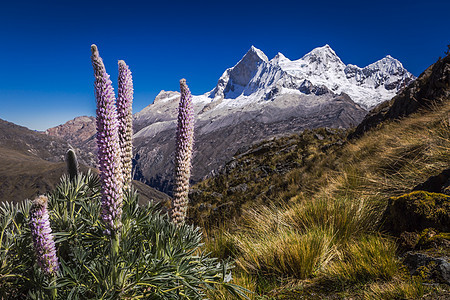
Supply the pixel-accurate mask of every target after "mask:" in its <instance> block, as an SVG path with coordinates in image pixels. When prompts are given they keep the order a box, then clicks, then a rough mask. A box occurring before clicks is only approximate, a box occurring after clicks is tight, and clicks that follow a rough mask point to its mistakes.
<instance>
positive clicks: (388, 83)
mask: <svg viewBox="0 0 450 300" xmlns="http://www.w3.org/2000/svg"><path fill="white" fill-rule="evenodd" d="M414 79H415V77H414V75H412V74H411V73H409V72H408V71H407V70H406V69H405V68H404V67H403V65H402V64H401V63H400V62H399V61H398V60H396V59H395V58H393V57H391V56H390V55H388V56H386V57H385V58H383V59H381V60H379V61H377V62H375V63H373V64H370V65H368V66H366V67H364V68H360V67H358V66H355V65H352V64H349V65H346V64H344V63H343V62H342V60H341V59H340V58H339V57H338V56H337V55H336V53H335V52H334V51H333V49H331V47H330V46H329V45H325V46H323V47H319V48H316V49H314V50H312V51H311V52H310V53H308V54H306V55H305V56H303V57H302V58H300V59H298V60H294V61H291V60H289V59H288V58H286V57H285V56H284V55H283V54H281V53H278V54H277V55H276V56H275V57H274V58H273V59H271V60H270V61H269V60H268V58H267V56H266V55H265V54H264V53H263V52H262V51H261V50H259V49H257V48H255V47H253V46H252V47H251V49H250V50H249V51H248V52H247V54H245V56H244V57H243V58H242V59H241V60H240V61H239V62H238V63H237V64H236V65H235V66H234V67H232V68H229V69H227V70H226V71H225V72H224V73H223V75H222V76H221V77H220V79H219V81H218V83H217V86H216V87H215V88H214V89H213V90H212V91H211V92H209V93H207V95H208V96H209V97H211V98H218V97H219V98H225V99H236V100H237V101H236V102H235V103H236V104H238V105H239V104H240V105H246V104H247V103H248V102H257V101H260V100H268V99H273V98H274V97H275V96H277V95H279V94H283V93H298V92H300V93H303V94H310V93H314V94H316V95H317V94H324V93H327V92H332V93H335V94H340V93H346V94H347V95H349V96H350V97H351V98H352V100H353V101H355V103H358V104H359V105H361V106H362V107H364V108H365V109H370V108H372V107H374V106H376V105H377V104H379V103H381V102H383V101H386V100H389V99H391V98H392V97H393V96H395V95H396V94H397V92H398V91H399V90H400V89H402V88H404V87H405V86H406V85H408V84H409V83H410V82H411V81H412V80H414Z"/></svg>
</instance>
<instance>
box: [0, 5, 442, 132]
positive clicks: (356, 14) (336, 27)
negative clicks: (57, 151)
mask: <svg viewBox="0 0 450 300" xmlns="http://www.w3.org/2000/svg"><path fill="white" fill-rule="evenodd" d="M449 13H450V1H447V0H441V1H435V0H426V1H424V0H423V1H415V0H411V1H405V0H401V1H395V0H389V1H385V0H379V1H360V0H358V1H327V0H324V1H313V0H311V1H285V0H278V1H265V0H259V1H245V0H240V1H234V0H232V1H212V0H209V1H157V2H156V3H154V1H133V0H126V1H114V0H113V1H93V0H91V1H84V0H79V1H61V0H59V1H44V0H42V1H21V0H14V1H13V0H9V1H2V3H1V4H0V56H1V58H2V69H1V72H0V104H1V106H0V107H1V108H0V118H2V119H6V120H8V121H11V122H14V123H17V124H20V125H23V126H26V127H29V128H30V129H36V130H45V129H46V128H48V127H52V126H55V125H58V124H61V123H64V122H66V121H68V120H69V119H72V118H74V117H76V116H80V115H94V114H95V99H94V90H93V71H92V66H91V62H90V45H91V44H92V43H95V44H97V46H98V47H99V50H100V55H101V56H102V57H103V60H104V62H105V65H106V69H107V71H108V73H109V74H110V75H111V78H112V80H113V83H114V86H115V88H116V86H117V85H116V84H117V79H116V78H117V60H119V59H124V60H125V61H126V62H127V64H128V65H129V66H130V68H131V71H132V72H133V80H134V89H135V101H134V111H135V112H136V111H139V110H141V109H142V108H144V107H145V106H147V105H148V104H150V103H151V102H152V101H153V99H154V97H155V96H156V95H157V94H158V92H159V91H160V90H178V88H179V86H178V81H179V79H180V78H186V79H187V81H188V85H189V87H190V88H191V91H192V92H193V93H194V94H202V93H204V92H207V91H209V90H211V89H212V88H213V87H214V86H215V84H216V83H217V80H218V78H219V77H220V75H222V73H223V71H224V70H225V69H226V68H228V67H231V66H233V65H234V64H235V63H236V62H237V61H238V60H239V59H240V58H241V57H242V56H243V55H244V54H245V53H246V51H247V50H248V49H249V48H250V46H251V45H254V46H255V47H257V48H259V49H261V50H262V51H264V52H265V53H266V55H267V56H268V57H269V59H270V58H272V57H273V56H275V55H276V53H277V52H282V53H283V54H284V55H285V56H287V57H288V58H290V59H298V58H300V57H302V56H303V55H304V54H306V53H307V52H309V51H310V50H312V49H313V48H315V47H318V46H323V45H325V44H329V45H330V46H331V47H332V48H333V49H334V50H335V51H336V53H337V54H338V56H339V57H340V58H341V59H342V60H343V62H344V63H346V64H348V63H352V64H356V65H358V66H360V67H364V66H366V65H367V64H369V63H372V62H374V61H376V60H378V59H381V58H382V57H384V56H386V55H387V54H390V55H392V56H393V57H395V58H397V59H399V60H400V61H401V62H402V63H403V65H404V66H405V67H406V68H407V69H408V70H409V71H410V72H412V73H413V74H414V75H416V76H418V75H419V74H420V73H421V72H422V71H423V70H424V69H425V68H426V67H427V66H429V65H430V64H432V63H434V62H435V61H436V60H437V58H438V57H439V56H443V55H444V51H445V49H446V45H447V44H449V43H450V31H449V26H450V17H449Z"/></svg>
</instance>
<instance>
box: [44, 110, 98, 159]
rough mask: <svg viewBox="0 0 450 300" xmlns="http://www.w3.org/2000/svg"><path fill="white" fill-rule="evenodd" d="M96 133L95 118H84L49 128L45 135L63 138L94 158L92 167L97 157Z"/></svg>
mask: <svg viewBox="0 0 450 300" xmlns="http://www.w3.org/2000/svg"><path fill="white" fill-rule="evenodd" d="M96 132H97V128H96V123H95V118H94V117H88V116H82V117H76V118H75V119H73V120H70V121H67V122H66V123H64V124H62V125H59V126H56V127H52V128H49V129H47V130H46V131H45V134H47V135H49V136H54V137H58V138H61V139H63V140H65V141H66V142H68V143H69V144H70V145H72V146H73V147H76V148H79V149H81V150H82V151H83V152H84V153H86V154H87V155H90V156H91V157H92V164H91V166H94V162H95V161H96V156H97V141H96V138H95V134H96Z"/></svg>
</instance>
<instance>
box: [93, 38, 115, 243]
mask: <svg viewBox="0 0 450 300" xmlns="http://www.w3.org/2000/svg"><path fill="white" fill-rule="evenodd" d="M91 51H92V56H91V60H92V66H93V67H94V76H95V84H94V86H95V97H96V99H97V146H98V164H99V169H100V179H101V184H102V189H101V193H102V219H103V221H104V222H105V224H106V227H107V228H108V231H109V233H114V235H116V233H117V232H118V230H119V228H120V227H121V218H122V201H123V190H122V187H123V174H122V168H121V166H122V163H121V148H120V144H119V122H118V118H117V107H116V98H115V95H114V89H113V87H112V82H111V80H110V79H109V75H108V74H107V73H106V69H105V66H104V64H103V60H102V58H101V57H100V56H99V53H98V49H97V46H96V45H92V46H91Z"/></svg>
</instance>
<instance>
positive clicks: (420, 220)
mask: <svg viewBox="0 0 450 300" xmlns="http://www.w3.org/2000/svg"><path fill="white" fill-rule="evenodd" d="M384 218H385V224H384V226H385V229H386V230H388V231H389V232H392V233H394V234H396V235H400V234H401V233H402V232H405V231H406V232H420V231H422V230H424V229H426V228H434V229H436V230H438V231H441V232H450V196H447V195H444V194H438V193H430V192H424V191H415V192H412V193H409V194H405V195H403V196H400V197H392V198H390V199H389V202H388V206H387V208H386V212H385V216H384Z"/></svg>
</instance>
